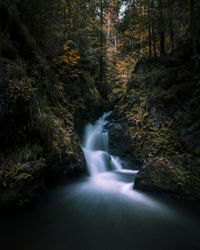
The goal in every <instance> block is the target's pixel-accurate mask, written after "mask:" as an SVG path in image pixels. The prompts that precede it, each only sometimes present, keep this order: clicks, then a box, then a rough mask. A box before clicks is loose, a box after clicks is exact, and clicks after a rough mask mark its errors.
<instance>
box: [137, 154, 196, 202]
mask: <svg viewBox="0 0 200 250" xmlns="http://www.w3.org/2000/svg"><path fill="white" fill-rule="evenodd" d="M199 176H200V167H199V166H196V165H194V161H192V160H191V159H187V160H185V161H183V160H181V159H179V158H177V157H168V158H167V157H165V158H163V157H157V158H148V159H147V161H146V162H145V165H144V166H143V168H142V169H141V170H140V172H139V173H138V175H137V177H136V179H135V185H134V188H135V189H139V190H143V191H148V192H159V193H170V194H174V195H177V196H181V197H186V198H196V199H199V198H200V193H199V190H200V182H199Z"/></svg>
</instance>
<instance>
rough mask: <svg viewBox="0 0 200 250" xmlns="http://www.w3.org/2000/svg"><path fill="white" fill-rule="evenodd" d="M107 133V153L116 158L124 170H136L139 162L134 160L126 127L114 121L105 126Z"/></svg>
mask: <svg viewBox="0 0 200 250" xmlns="http://www.w3.org/2000/svg"><path fill="white" fill-rule="evenodd" d="M107 129H108V131H109V133H108V134H109V153H110V154H111V155H114V156H118V157H119V158H120V160H121V163H122V166H123V167H124V168H130V169H138V168H140V165H141V160H140V159H136V158H135V155H134V151H133V147H132V144H131V140H130V134H129V132H128V129H127V126H126V125H125V124H124V123H123V122H118V121H116V122H115V121H114V119H113V120H112V121H111V122H110V123H109V124H108V125H107Z"/></svg>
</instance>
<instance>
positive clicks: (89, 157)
mask: <svg viewBox="0 0 200 250" xmlns="http://www.w3.org/2000/svg"><path fill="white" fill-rule="evenodd" d="M110 114H111V112H106V113H104V114H103V116H102V117H100V118H99V119H98V120H97V121H96V122H95V124H94V125H92V124H88V125H87V126H86V127H85V131H84V141H83V144H82V150H83V153H84V155H85V159H86V164H87V168H88V171H89V174H90V176H91V177H94V176H97V175H99V174H100V173H105V172H109V171H112V172H115V173H116V172H117V173H118V174H119V173H121V174H124V175H125V174H127V175H128V174H129V175H135V174H136V173H137V171H133V170H125V169H123V168H122V164H121V161H120V158H119V157H116V156H112V155H110V154H109V151H108V139H109V138H108V131H107V130H106V129H105V125H106V124H107V123H108V121H107V120H106V118H107V117H108V116H109V115H110Z"/></svg>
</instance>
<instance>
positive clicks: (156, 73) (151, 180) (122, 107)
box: [116, 49, 200, 198]
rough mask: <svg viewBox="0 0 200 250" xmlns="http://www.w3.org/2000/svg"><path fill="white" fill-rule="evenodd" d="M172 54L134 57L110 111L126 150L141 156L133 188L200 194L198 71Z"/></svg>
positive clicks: (199, 87)
mask: <svg viewBox="0 0 200 250" xmlns="http://www.w3.org/2000/svg"><path fill="white" fill-rule="evenodd" d="M186 50H187V49H186ZM180 54H182V52H181V53H180ZM174 58H176V57H175V56H171V57H170V58H168V59H166V60H165V62H161V61H160V62H156V63H155V64H154V62H152V63H151V66H149V67H148V65H149V64H148V63H145V60H143V61H142V62H140V63H139V64H138V66H137V67H136V69H135V71H134V72H133V74H132V76H131V79H130V80H129V82H128V84H127V93H126V95H125V97H123V98H122V99H121V100H120V102H119V105H118V109H117V111H116V114H117V119H119V120H121V121H123V122H124V123H125V124H126V133H127V134H128V135H129V137H130V144H131V149H130V152H134V157H135V158H138V159H143V160H144V162H145V163H144V165H143V167H142V168H141V170H140V172H139V174H138V175H137V177H136V179H135V188H137V189H140V190H147V191H154V192H155V191H157V192H169V193H174V194H176V195H180V196H184V197H188V198H200V197H199V193H200V161H199V159H200V144H199V138H200V136H199V133H200V131H199V122H200V118H199V117H200V113H199V112H200V109H199V106H200V99H199V89H200V75H199V72H194V71H193V68H192V63H191V62H188V64H185V63H184V62H183V61H181V60H182V59H180V58H179V59H177V60H178V61H179V64H178V65H177V64H176V63H170V62H171V60H175V59H174ZM167 60H168V63H167ZM181 62H182V63H181ZM144 64H145V65H144ZM166 65H167V66H166ZM122 144H123V143H122ZM121 147H122V145H121Z"/></svg>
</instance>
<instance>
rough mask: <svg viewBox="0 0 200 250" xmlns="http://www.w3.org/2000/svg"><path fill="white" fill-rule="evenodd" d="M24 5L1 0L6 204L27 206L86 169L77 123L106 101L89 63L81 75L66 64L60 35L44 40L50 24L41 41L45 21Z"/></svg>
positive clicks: (0, 140)
mask: <svg viewBox="0 0 200 250" xmlns="http://www.w3.org/2000/svg"><path fill="white" fill-rule="evenodd" d="M31 3H32V4H35V1H31ZM22 5H23V4H22ZM22 5H21V2H20V3H19V4H17V3H16V4H15V3H14V4H12V1H0V209H1V208H6V207H9V208H12V207H13V208H16V207H23V206H25V205H26V204H28V203H31V202H32V200H34V199H35V195H36V194H37V193H38V190H39V189H41V188H44V187H45V185H51V184H52V183H54V182H55V181H56V180H58V179H59V178H61V177H62V176H66V175H67V176H69V175H72V174H80V173H82V172H84V171H85V160H84V157H83V153H82V151H81V149H80V146H79V138H78V133H77V130H76V128H77V126H76V123H78V122H77V120H79V121H80V120H81V119H83V118H86V119H87V118H88V114H90V113H94V112H93V110H95V109H96V107H99V106H100V105H101V104H102V102H103V101H102V97H101V95H100V93H99V91H98V89H97V86H96V83H95V80H94V77H93V76H92V75H91V74H90V73H89V71H87V70H86V69H85V66H84V67H82V68H81V66H79V73H78V74H79V75H78V77H77V76H76V77H75V76H74V74H72V71H71V69H70V70H67V69H66V68H65V67H64V69H63V66H65V64H64V62H60V61H59V60H57V59H58V57H59V56H60V54H61V53H63V52H62V51H63V45H61V39H60V38H59V39H57V40H56V39H54V40H53V41H54V42H53V43H54V44H53V46H50V45H49V43H48V42H47V40H46V42H45V40H44V41H43V43H42V42H41V40H42V39H43V38H44V39H50V37H51V35H50V34H49V32H50V30H49V27H46V26H44V27H43V28H42V29H44V30H46V28H47V30H48V34H49V35H48V36H44V37H43V38H41V40H40V39H39V40H40V42H39V43H38V37H37V34H36V33H38V34H40V32H39V30H38V29H40V26H41V25H37V24H35V23H33V22H32V21H31V20H32V19H31V20H30V23H28V22H26V21H27V19H28V17H29V16H30V15H29V13H28V12H26V11H28V9H26V8H25V9H24V8H23V7H25V5H23V6H22ZM21 8H22V9H21ZM44 11H45V10H44ZM23 18H24V19H23ZM26 18H27V19H26ZM25 20H26V21H25ZM45 23H46V22H45ZM34 25H36V26H34ZM33 30H38V32H33ZM47 30H46V31H45V32H47ZM53 30H54V31H55V28H54V29H53ZM54 31H53V32H54ZM58 33H59V32H58ZM39 36H40V35H39ZM58 36H59V34H58ZM53 37H54V35H53ZM56 41H58V42H56ZM41 44H43V45H42V47H41ZM45 46H46V47H45ZM47 58H48V59H47ZM61 69H63V70H61ZM86 89H87V91H85V90H86Z"/></svg>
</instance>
